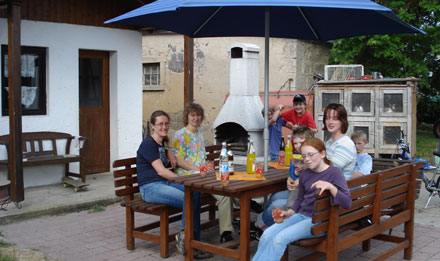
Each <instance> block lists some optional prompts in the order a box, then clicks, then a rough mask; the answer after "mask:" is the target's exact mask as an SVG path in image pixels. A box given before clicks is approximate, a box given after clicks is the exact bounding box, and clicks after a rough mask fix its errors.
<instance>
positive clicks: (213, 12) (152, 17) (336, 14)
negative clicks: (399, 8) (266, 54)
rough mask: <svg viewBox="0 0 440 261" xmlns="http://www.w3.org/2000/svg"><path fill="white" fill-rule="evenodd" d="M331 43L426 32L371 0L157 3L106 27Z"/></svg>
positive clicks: (170, 0) (166, 0)
mask: <svg viewBox="0 0 440 261" xmlns="http://www.w3.org/2000/svg"><path fill="white" fill-rule="evenodd" d="M266 8H268V9H269V11H270V28H269V30H270V37H281V38H293V39H303V40H320V41H328V40H334V39H339V38H347V37H352V36H357V35H373V34H390V33H417V32H423V31H421V30H419V29H417V28H415V27H413V26H411V25H409V24H407V23H405V22H403V21H402V20H401V19H400V18H399V17H397V16H396V15H395V14H394V13H393V12H392V11H391V10H390V9H389V8H387V7H384V6H381V5H379V4H376V3H374V2H372V1H369V0H317V1H311V0H303V1H299V0H186V1H185V0H158V1H155V2H153V3H151V4H147V5H144V6H142V7H140V8H138V9H135V10H133V11H130V12H128V13H126V14H123V15H121V16H118V17H116V18H113V19H111V20H108V21H107V22H106V23H113V22H117V23H123V24H129V25H135V26H141V27H145V26H149V27H156V28H160V29H165V30H169V31H173V32H176V33H181V34H184V35H188V36H190V37H219V36H261V37H264V36H265V30H264V28H265V10H266Z"/></svg>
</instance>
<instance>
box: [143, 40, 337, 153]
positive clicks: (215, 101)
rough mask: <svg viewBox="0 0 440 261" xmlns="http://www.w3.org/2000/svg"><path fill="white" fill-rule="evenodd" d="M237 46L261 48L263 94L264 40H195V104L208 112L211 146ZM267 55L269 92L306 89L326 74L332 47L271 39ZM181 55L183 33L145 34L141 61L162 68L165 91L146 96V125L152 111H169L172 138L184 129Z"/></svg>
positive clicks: (207, 137)
mask: <svg viewBox="0 0 440 261" xmlns="http://www.w3.org/2000/svg"><path fill="white" fill-rule="evenodd" d="M236 42H241V43H251V44H256V45H258V46H259V47H260V55H259V57H260V60H259V63H260V64H259V75H260V76H259V90H260V92H263V91H264V39H263V38H256V37H228V38H200V39H194V102H196V103H199V104H201V105H202V106H203V108H204V109H205V121H204V122H203V124H202V130H203V131H204V133H205V140H206V143H207V144H208V145H209V144H212V143H213V140H214V131H213V130H212V123H213V122H214V120H215V118H216V116H217V114H218V113H219V111H220V109H221V107H222V106H223V103H224V101H225V98H226V95H227V94H228V92H229V62H230V61H229V54H228V46H229V45H230V44H232V43H236ZM269 51H270V57H269V64H270V66H269V90H270V91H278V90H279V89H281V88H282V90H283V91H288V90H305V89H307V88H308V87H309V86H310V85H311V83H312V81H313V78H312V77H313V74H314V73H321V74H323V73H324V65H326V64H327V60H328V57H329V51H330V45H329V44H327V43H319V42H309V41H299V40H294V39H281V38H272V39H270V49H269ZM183 55H184V46H183V36H182V35H177V34H169V33H167V34H155V35H144V36H143V40H142V57H143V62H144V63H150V62H160V65H161V88H160V89H159V90H149V91H144V92H143V121H144V123H145V122H147V121H148V120H149V117H150V115H151V113H152V112H153V111H154V110H157V109H162V110H164V111H166V112H168V113H169V114H170V117H171V123H172V126H171V129H170V132H169V134H170V136H172V135H174V132H175V130H177V129H179V128H181V127H183V123H182V111H183V106H184V105H183V100H184V94H183V81H184V75H183V67H184V61H183ZM289 79H291V80H289ZM237 113H239V112H237ZM170 138H171V137H170Z"/></svg>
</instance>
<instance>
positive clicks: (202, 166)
mask: <svg viewBox="0 0 440 261" xmlns="http://www.w3.org/2000/svg"><path fill="white" fill-rule="evenodd" d="M207 171H208V168H207V164H206V163H202V164H200V176H201V177H202V178H204V177H206V175H208V172H207Z"/></svg>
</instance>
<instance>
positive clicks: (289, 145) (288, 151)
mask: <svg viewBox="0 0 440 261" xmlns="http://www.w3.org/2000/svg"><path fill="white" fill-rule="evenodd" d="M284 152H285V153H286V167H290V159H291V158H292V152H293V146H292V142H291V136H290V135H287V144H286V146H285V147H284Z"/></svg>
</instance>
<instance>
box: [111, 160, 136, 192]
mask: <svg viewBox="0 0 440 261" xmlns="http://www.w3.org/2000/svg"><path fill="white" fill-rule="evenodd" d="M122 167H123V168H122ZM113 168H115V170H113V177H114V183H115V194H116V196H118V197H126V200H133V198H134V194H136V193H138V192H139V186H138V184H137V169H136V158H135V157H133V158H127V159H120V160H115V161H114V162H113ZM116 168H119V169H116Z"/></svg>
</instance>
